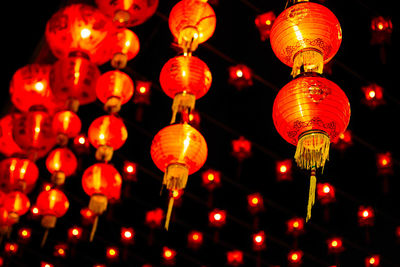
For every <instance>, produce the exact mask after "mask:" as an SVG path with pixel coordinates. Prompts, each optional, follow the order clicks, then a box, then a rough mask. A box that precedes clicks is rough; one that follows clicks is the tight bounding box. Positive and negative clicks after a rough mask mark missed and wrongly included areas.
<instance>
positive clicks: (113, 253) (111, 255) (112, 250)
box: [106, 247, 119, 259]
mask: <svg viewBox="0 0 400 267" xmlns="http://www.w3.org/2000/svg"><path fill="white" fill-rule="evenodd" d="M118 256H119V251H118V248H116V247H108V248H107V250H106V257H107V258H108V259H116V258H118Z"/></svg>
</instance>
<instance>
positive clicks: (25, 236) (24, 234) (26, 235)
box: [0, 228, 32, 266]
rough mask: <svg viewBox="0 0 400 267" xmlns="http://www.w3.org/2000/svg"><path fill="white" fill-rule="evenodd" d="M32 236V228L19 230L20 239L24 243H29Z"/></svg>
mask: <svg viewBox="0 0 400 267" xmlns="http://www.w3.org/2000/svg"><path fill="white" fill-rule="evenodd" d="M31 236H32V230H31V229H30V228H21V229H19V230H18V237H19V239H20V240H22V241H28V240H29V239H30V238H31ZM0 266H1V265H0Z"/></svg>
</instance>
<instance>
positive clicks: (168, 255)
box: [162, 247, 176, 265]
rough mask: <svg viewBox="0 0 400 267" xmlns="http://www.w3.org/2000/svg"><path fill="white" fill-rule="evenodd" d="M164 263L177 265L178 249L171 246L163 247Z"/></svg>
mask: <svg viewBox="0 0 400 267" xmlns="http://www.w3.org/2000/svg"><path fill="white" fill-rule="evenodd" d="M162 257H163V263H164V264H166V265H175V258H176V251H175V250H174V249H171V248H169V247H163V250H162Z"/></svg>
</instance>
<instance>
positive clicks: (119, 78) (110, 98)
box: [96, 70, 134, 113]
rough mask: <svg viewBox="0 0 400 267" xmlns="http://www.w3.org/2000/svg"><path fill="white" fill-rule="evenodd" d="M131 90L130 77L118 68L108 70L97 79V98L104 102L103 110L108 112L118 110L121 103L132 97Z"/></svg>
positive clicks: (131, 82)
mask: <svg viewBox="0 0 400 267" xmlns="http://www.w3.org/2000/svg"><path fill="white" fill-rule="evenodd" d="M133 91H134V86H133V81H132V79H131V78H130V77H129V76H128V75H127V74H126V73H124V72H121V71H119V70H111V71H108V72H106V73H104V74H103V75H101V76H100V78H99V80H98V81H97V87H96V95H97V98H98V99H99V100H100V101H101V102H102V103H104V110H106V111H107V112H109V113H116V112H118V111H119V110H120V109H121V105H123V104H125V103H127V102H128V101H129V100H130V99H131V98H132V95H133Z"/></svg>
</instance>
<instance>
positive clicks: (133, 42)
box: [111, 28, 140, 69]
mask: <svg viewBox="0 0 400 267" xmlns="http://www.w3.org/2000/svg"><path fill="white" fill-rule="evenodd" d="M114 39H115V40H114V45H113V49H112V57H111V66H112V67H113V68H115V69H123V68H125V67H126V64H127V63H128V61H129V60H131V59H133V58H134V57H136V55H137V54H138V53H139V49H140V43H139V38H138V37H137V35H136V34H135V33H134V32H133V31H131V30H129V29H127V28H121V29H117V31H116V32H115V36H114Z"/></svg>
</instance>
